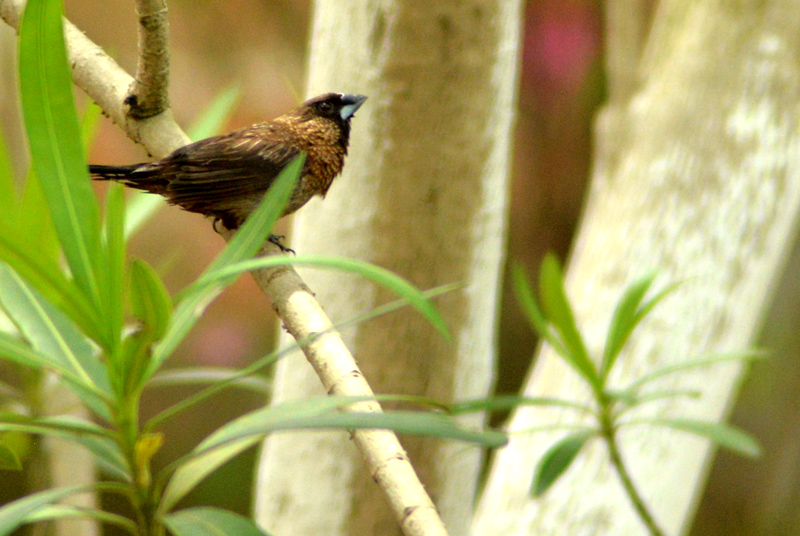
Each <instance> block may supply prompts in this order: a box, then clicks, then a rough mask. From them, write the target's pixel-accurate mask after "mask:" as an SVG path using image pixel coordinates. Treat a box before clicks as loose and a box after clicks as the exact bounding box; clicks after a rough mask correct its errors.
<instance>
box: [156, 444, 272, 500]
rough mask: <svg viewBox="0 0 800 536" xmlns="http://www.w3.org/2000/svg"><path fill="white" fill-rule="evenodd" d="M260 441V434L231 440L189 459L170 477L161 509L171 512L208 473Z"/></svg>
mask: <svg viewBox="0 0 800 536" xmlns="http://www.w3.org/2000/svg"><path fill="white" fill-rule="evenodd" d="M260 441H261V438H260V437H258V436H255V437H248V438H245V439H239V440H237V441H231V442H229V443H228V444H226V445H223V446H221V447H219V448H216V449H213V450H210V451H207V452H205V453H203V454H200V455H198V456H196V457H194V458H192V459H190V460H188V461H187V462H186V463H185V464H183V465H182V466H181V467H180V468H179V469H178V470H177V471H175V474H173V475H172V478H170V480H169V484H168V485H167V489H166V490H164V495H163V497H162V499H161V502H160V503H159V506H158V507H159V511H160V512H169V511H170V510H171V509H172V508H174V507H175V505H177V504H178V502H179V501H180V500H181V499H183V498H184V497H185V496H186V495H188V494H189V492H191V491H192V490H193V489H194V488H196V487H197V485H198V484H200V482H202V481H203V480H205V478H206V477H207V476H208V475H210V474H211V473H213V472H214V471H216V470H217V469H218V468H219V467H221V466H222V465H224V464H225V463H227V462H228V461H230V460H232V459H233V458H235V457H236V456H238V455H239V454H241V453H242V452H244V451H245V450H247V449H249V448H250V447H252V446H254V445H256V444H257V443H259V442H260Z"/></svg>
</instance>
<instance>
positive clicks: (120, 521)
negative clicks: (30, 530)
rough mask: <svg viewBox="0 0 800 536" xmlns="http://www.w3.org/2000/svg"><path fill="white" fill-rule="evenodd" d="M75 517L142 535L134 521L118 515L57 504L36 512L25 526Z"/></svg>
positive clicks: (28, 517)
mask: <svg viewBox="0 0 800 536" xmlns="http://www.w3.org/2000/svg"><path fill="white" fill-rule="evenodd" d="M75 517H88V518H91V519H94V520H97V521H100V522H101V523H106V524H108V525H114V526H117V527H120V528H122V529H124V530H126V531H127V532H128V533H130V534H133V535H134V536H136V535H138V534H140V532H139V529H138V527H137V525H136V523H134V522H133V521H131V520H130V519H128V518H126V517H122V516H120V515H117V514H111V513H109V512H104V511H102V510H95V509H94V508H81V507H78V506H71V505H66V504H57V505H51V506H44V507H42V508H40V509H39V510H37V511H36V512H34V513H33V514H31V515H29V516H27V517H25V519H24V520H23V523H24V524H28V523H38V522H41V521H48V520H51V519H64V518H75Z"/></svg>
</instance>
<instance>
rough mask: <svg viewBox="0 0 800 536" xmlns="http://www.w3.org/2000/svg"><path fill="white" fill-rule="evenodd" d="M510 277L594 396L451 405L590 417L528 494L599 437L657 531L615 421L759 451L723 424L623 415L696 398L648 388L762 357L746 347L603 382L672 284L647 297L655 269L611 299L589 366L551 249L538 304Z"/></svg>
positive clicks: (547, 457) (547, 458)
mask: <svg viewBox="0 0 800 536" xmlns="http://www.w3.org/2000/svg"><path fill="white" fill-rule="evenodd" d="M513 277H514V285H515V288H516V294H517V299H518V300H519V302H520V304H521V306H522V308H523V310H524V311H525V313H526V316H527V317H528V320H529V321H530V323H531V325H532V326H533V328H534V329H535V330H536V332H537V333H538V334H539V336H540V337H541V338H542V339H543V340H544V341H546V342H547V343H548V344H550V346H552V347H553V349H554V350H555V351H556V352H557V354H558V355H559V356H560V357H561V358H562V359H563V360H564V361H565V362H566V363H567V364H568V365H569V366H570V367H571V368H572V369H573V370H574V371H575V372H576V373H577V374H578V376H579V377H580V378H581V379H582V380H583V381H584V382H586V384H587V385H588V386H589V387H590V389H591V392H592V395H593V396H592V403H591V404H585V403H582V402H575V401H569V400H559V399H551V398H544V399H543V398H539V399H529V398H518V397H508V399H506V400H504V401H499V403H498V401H490V400H486V401H482V402H479V401H473V402H471V403H469V404H468V405H467V406H466V407H465V408H458V409H460V410H468V411H473V410H475V409H477V408H479V407H480V408H482V409H497V408H502V407H513V406H518V405H525V404H530V405H549V406H559V407H566V408H569V409H573V410H578V411H581V412H583V413H584V414H587V415H590V416H591V419H592V424H589V425H587V426H586V427H579V429H578V430H577V431H573V432H572V433H570V434H568V435H567V436H565V437H564V438H562V439H561V440H560V441H558V442H556V443H555V444H554V445H553V446H552V447H551V448H550V449H548V451H547V452H546V453H545V454H544V456H543V457H542V459H541V461H540V462H539V465H538V467H537V469H536V474H535V475H534V478H533V483H532V485H531V493H532V494H533V495H534V496H539V495H541V494H543V493H544V492H546V491H547V490H548V489H549V488H550V486H552V485H553V484H554V483H555V482H556V480H557V479H558V478H559V477H560V476H561V475H562V474H564V472H566V470H567V469H568V468H569V466H570V465H571V464H572V462H573V461H574V460H575V458H576V457H577V455H578V454H579V453H580V451H581V450H582V449H583V447H584V446H585V445H587V444H588V442H589V441H590V440H591V439H592V438H600V439H602V440H603V441H605V443H606V444H607V446H608V449H609V453H610V457H611V462H612V466H613V467H614V469H615V470H616V471H617V473H618V474H619V476H620V479H621V480H622V483H623V485H624V486H625V488H626V492H627V493H628V495H629V497H630V499H631V501H632V503H633V505H634V507H635V508H636V510H637V513H638V514H639V515H640V517H641V518H642V520H643V522H644V523H645V524H646V525H647V526H648V528H649V529H650V531H651V533H653V534H661V531H660V529H658V527H657V525H656V523H655V521H654V520H653V518H652V515H651V514H650V513H649V512H648V511H647V509H646V507H645V505H644V503H643V501H642V499H641V498H640V497H639V495H638V492H636V490H635V489H634V488H633V485H632V483H631V480H630V477H629V475H628V473H627V469H626V468H625V466H624V465H623V463H622V459H621V457H620V455H619V452H618V449H617V432H618V430H619V429H620V428H621V427H623V426H632V425H635V424H649V425H655V426H664V427H668V428H672V429H674V430H680V431H683V432H688V433H691V434H695V435H698V436H701V437H704V438H706V439H708V440H710V441H712V442H714V443H716V444H718V445H720V446H723V447H726V448H728V449H731V450H733V451H735V452H737V453H739V454H742V455H745V456H758V455H759V450H760V449H759V446H758V444H757V443H756V442H755V440H754V439H752V438H751V437H750V436H748V435H747V434H745V433H744V432H742V431H740V430H738V429H736V428H734V427H732V426H729V425H726V424H721V423H712V422H703V421H696V420H692V419H667V418H653V419H630V418H628V415H629V412H630V411H631V410H632V409H634V408H638V407H640V406H642V405H643V404H647V403H651V402H654V401H659V400H665V399H668V398H674V397H681V396H688V397H697V396H699V393H697V392H695V391H658V390H648V388H650V386H651V385H652V384H653V383H654V382H655V381H656V380H659V379H661V378H663V377H665V376H668V375H672V374H677V373H680V372H683V371H686V370H689V369H693V368H699V367H706V366H710V365H714V364H717V363H724V362H730V361H734V360H743V359H754V358H758V357H760V356H761V355H762V353H761V352H757V351H752V350H749V351H741V352H734V353H730V354H715V355H709V356H703V357H700V358H697V359H693V360H690V361H687V362H684V363H680V364H677V365H672V366H669V367H665V368H662V369H660V370H657V371H654V372H651V373H649V374H646V375H643V376H642V377H640V378H638V379H636V380H635V381H633V382H631V383H630V384H629V385H628V386H627V387H625V388H624V389H621V390H613V389H611V387H610V386H609V376H610V373H611V371H612V370H613V368H614V365H615V364H616V363H617V360H618V358H619V356H620V353H621V352H622V350H623V348H624V347H625V344H626V343H627V341H628V339H629V338H630V336H631V334H632V333H633V331H634V329H635V328H636V327H637V326H638V325H639V324H640V323H641V322H642V321H643V320H644V318H645V317H646V316H647V315H648V314H649V313H650V312H651V311H652V310H653V308H654V307H655V306H656V305H658V304H659V303H660V302H661V300H663V299H664V298H665V297H666V296H668V295H669V294H670V293H671V292H673V291H674V290H675V289H676V288H677V285H671V286H668V287H667V288H665V289H663V290H662V291H660V292H658V293H656V294H655V296H653V297H652V298H650V299H647V300H646V299H645V297H646V296H647V292H648V290H649V289H650V287H651V285H652V283H653V280H654V279H655V275H654V274H648V275H646V276H644V277H642V278H641V279H639V280H637V281H635V282H634V283H633V284H631V285H630V286H629V287H628V288H627V289H626V290H625V291H624V293H623V295H622V297H621V298H620V300H619V302H618V303H617V306H616V309H615V310H614V313H613V315H612V318H611V323H610V326H609V329H608V334H607V336H606V343H605V347H604V350H603V353H602V356H601V359H600V360H599V365H596V364H595V363H594V361H592V359H591V358H590V357H589V355H588V352H587V351H586V344H585V342H584V339H583V336H582V335H581V333H580V331H579V330H578V328H577V326H576V323H575V318H574V315H573V312H572V308H571V306H570V304H569V301H568V299H567V297H566V292H565V289H564V283H563V274H562V272H561V268H560V266H559V264H558V261H557V260H556V258H555V257H554V256H553V255H552V254H548V255H547V256H546V257H545V259H544V261H543V263H542V268H541V275H540V280H539V296H540V300H541V304H540V303H538V302H537V301H536V299H535V298H534V295H533V290H532V288H531V285H530V284H529V283H528V281H527V279H526V277H525V275H524V272H523V270H522V269H521V268H520V267H519V266H515V268H514V273H513ZM553 428H559V426H558V425H555V426H553V427H548V429H553ZM561 428H565V429H566V428H568V427H567V426H563V427H561Z"/></svg>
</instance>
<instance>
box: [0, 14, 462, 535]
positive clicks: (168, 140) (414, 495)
mask: <svg viewBox="0 0 800 536" xmlns="http://www.w3.org/2000/svg"><path fill="white" fill-rule="evenodd" d="M23 8H24V1H23V0H0V17H2V18H3V20H5V21H6V22H7V23H8V24H10V25H11V26H13V27H14V28H17V26H18V22H19V18H20V14H21V12H22V10H23ZM156 33H158V31H156ZM65 35H66V39H67V50H68V53H69V56H70V60H71V61H70V64H71V66H72V74H73V80H74V82H75V84H76V85H78V86H79V87H80V88H82V89H83V90H84V91H85V92H86V93H87V94H88V95H89V97H91V98H92V100H94V101H95V102H96V103H97V104H98V105H99V106H100V107H101V108H102V109H103V111H104V112H105V113H106V114H107V115H108V116H109V117H111V119H112V120H113V121H114V122H115V123H116V124H117V125H119V126H120V127H121V128H123V130H124V131H125V132H126V133H127V134H128V136H129V137H130V138H131V139H133V140H134V141H136V142H138V143H141V144H142V145H143V146H144V147H145V148H146V149H147V150H148V151H149V152H150V153H151V154H153V155H155V156H163V155H166V154H169V153H170V152H172V151H173V150H175V149H177V148H179V147H181V146H183V145H185V144H186V143H188V141H189V140H188V138H187V137H186V135H185V134H184V133H183V132H182V131H181V129H180V127H178V126H177V124H175V121H174V119H173V118H172V114H171V112H170V111H169V109H166V110H165V111H163V112H162V113H161V114H159V115H157V116H154V117H150V118H148V119H143V120H140V119H136V118H133V117H131V116H130V115H128V114H127V113H126V110H125V106H124V104H123V101H124V100H125V99H126V97H127V95H128V88H130V87H132V86H131V85H132V84H133V83H134V81H133V79H132V78H131V77H130V75H128V74H127V73H126V72H125V71H124V70H122V69H121V68H120V67H119V65H117V63H116V62H115V61H114V60H113V59H111V58H110V57H109V56H108V55H107V54H105V53H104V52H103V51H102V49H101V48H100V47H98V46H97V45H96V44H95V43H93V42H92V41H91V40H89V39H88V38H87V37H86V36H85V35H83V33H81V32H80V30H78V29H77V28H75V26H74V25H72V24H71V23H69V22H68V21H65ZM143 62H144V60H142V61H140V66H141V65H142V63H143ZM147 68H149V67H147ZM147 68H146V69H147ZM225 238H226V239H228V238H230V233H227V235H226V236H225ZM278 251H279V250H278V248H277V246H274V245H273V244H271V243H266V244H265V245H264V246H263V247H262V250H261V252H260V254H262V255H269V254H276V253H277V252H278ZM253 276H254V277H255V279H256V281H257V282H258V284H259V285H260V286H261V288H262V290H263V291H264V293H265V294H266V295H267V297H268V298H269V299H270V301H272V304H273V307H274V308H275V311H276V313H277V315H278V317H279V318H280V319H281V321H282V322H283V324H284V326H285V327H286V329H287V330H288V331H289V332H290V333H291V334H292V336H294V337H295V338H296V339H298V340H300V339H304V338H305V337H309V336H310V337H311V342H309V343H307V344H305V345H304V346H303V352H304V353H305V355H306V358H307V359H308V361H309V362H310V363H311V365H312V366H313V367H314V370H315V371H316V372H317V374H318V375H319V377H320V380H321V381H322V384H323V385H324V386H325V388H326V389H327V391H328V393H329V394H337V395H351V396H367V397H369V396H373V392H372V389H371V388H370V387H369V385H368V383H367V381H366V379H365V378H364V376H363V375H362V374H361V371H360V370H359V368H358V366H357V365H356V363H355V360H354V359H353V356H352V354H351V353H350V352H349V350H348V349H347V347H346V346H345V345H344V342H343V341H342V338H341V336H340V335H339V334H338V332H336V331H334V330H332V328H331V326H332V324H331V321H330V319H329V318H328V317H327V315H326V314H325V313H324V312H323V310H322V307H321V306H320V305H319V303H318V302H317V301H316V299H315V298H314V294H313V293H312V292H311V291H310V290H309V288H308V287H307V286H306V284H305V283H304V282H303V280H302V279H301V278H300V276H299V275H297V272H295V270H294V269H293V268H291V267H287V266H283V267H278V268H266V269H261V270H258V271H255V272H253ZM322 332H325V333H324V334H323V335H321V336H319V337H313V335H314V334H319V333H322ZM349 410H350V411H369V412H380V411H382V410H381V407H380V404H378V402H377V401H367V402H362V403H359V404H355V405H353V406H351V407H350V408H349ZM352 436H353V440H354V442H355V444H356V446H357V447H358V448H359V450H360V451H361V453H362V455H363V456H364V459H365V460H366V462H367V464H368V466H369V469H370V472H371V474H372V476H373V478H374V479H375V481H376V482H377V483H378V485H379V486H380V487H381V488H382V489H383V491H384V492H385V493H386V495H387V497H388V498H389V502H390V504H391V506H392V510H393V511H394V513H395V516H396V517H397V520H398V522H399V523H400V526H401V528H402V530H403V533H404V534H405V535H406V536H423V535H424V536H446V535H447V531H446V529H445V527H444V524H443V523H442V521H441V519H440V518H439V514H438V512H437V511H436V507H435V506H434V504H433V502H432V501H431V499H430V497H429V496H428V494H427V492H426V491H425V488H424V486H423V485H422V483H421V482H420V480H419V478H418V477H417V475H416V473H415V472H414V469H413V467H412V466H411V463H410V462H409V460H408V458H407V456H406V453H405V451H404V450H403V448H402V446H401V445H400V442H399V440H398V439H397V436H396V435H395V434H394V432H392V431H389V430H354V431H353V432H352Z"/></svg>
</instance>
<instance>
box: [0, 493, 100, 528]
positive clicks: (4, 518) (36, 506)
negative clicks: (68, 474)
mask: <svg viewBox="0 0 800 536" xmlns="http://www.w3.org/2000/svg"><path fill="white" fill-rule="evenodd" d="M93 487H94V484H86V485H82V486H71V487H68V488H57V489H50V490H47V491H42V492H39V493H35V494H33V495H28V496H26V497H23V498H22V499H17V500H16V501H14V502H10V503H8V504H6V505H4V506H3V507H2V508H0V536H6V535H8V534H11V533H12V532H13V531H14V530H16V529H17V528H18V527H19V526H20V525H22V524H23V523H25V520H26V518H28V517H29V516H31V515H33V514H35V513H36V512H38V511H39V510H41V509H43V508H46V507H47V506H50V505H51V504H53V503H55V502H58V501H60V500H61V499H63V498H65V497H69V496H70V495H75V494H77V493H83V492H86V491H90V490H91V489H92V488H93Z"/></svg>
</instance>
